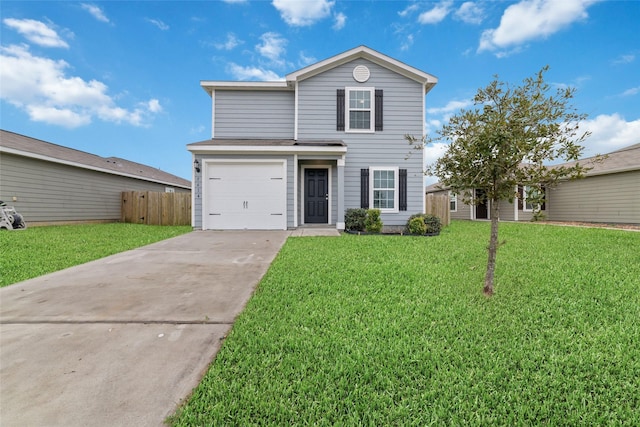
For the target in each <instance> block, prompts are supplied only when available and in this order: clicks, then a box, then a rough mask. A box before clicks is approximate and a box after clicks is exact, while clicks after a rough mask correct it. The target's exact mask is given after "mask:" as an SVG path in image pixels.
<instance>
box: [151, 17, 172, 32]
mask: <svg viewBox="0 0 640 427" xmlns="http://www.w3.org/2000/svg"><path fill="white" fill-rule="evenodd" d="M145 21H147V22H149V23H150V24H153V25H155V26H156V27H158V28H159V29H161V30H162V31H167V30H168V29H169V26H168V25H167V24H165V23H164V22H162V21H161V20H159V19H151V18H145Z"/></svg>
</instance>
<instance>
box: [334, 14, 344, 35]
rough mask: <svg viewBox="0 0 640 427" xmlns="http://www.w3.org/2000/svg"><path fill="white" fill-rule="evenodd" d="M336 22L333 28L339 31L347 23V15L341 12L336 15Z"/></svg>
mask: <svg viewBox="0 0 640 427" xmlns="http://www.w3.org/2000/svg"><path fill="white" fill-rule="evenodd" d="M334 19H335V23H334V24H333V29H334V30H336V31H338V30H341V29H343V28H344V26H345V25H347V15H345V14H344V13H342V12H340V13H337V14H336V15H335V16H334Z"/></svg>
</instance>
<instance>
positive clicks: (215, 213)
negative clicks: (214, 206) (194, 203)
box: [209, 213, 222, 215]
mask: <svg viewBox="0 0 640 427" xmlns="http://www.w3.org/2000/svg"><path fill="white" fill-rule="evenodd" d="M209 215H222V214H219V213H210V214H209Z"/></svg>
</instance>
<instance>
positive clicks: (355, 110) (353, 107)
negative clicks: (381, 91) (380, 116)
mask: <svg viewBox="0 0 640 427" xmlns="http://www.w3.org/2000/svg"><path fill="white" fill-rule="evenodd" d="M346 92H347V120H346V122H347V129H346V130H347V131H365V132H373V117H374V110H373V89H371V88H362V89H355V88H347V89H346Z"/></svg>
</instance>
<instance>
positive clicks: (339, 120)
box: [336, 89, 344, 130]
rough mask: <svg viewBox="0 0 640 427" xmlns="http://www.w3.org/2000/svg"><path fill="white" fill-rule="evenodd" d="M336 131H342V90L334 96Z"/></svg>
mask: <svg viewBox="0 0 640 427" xmlns="http://www.w3.org/2000/svg"><path fill="white" fill-rule="evenodd" d="M336 130H344V89H338V91H337V94H336Z"/></svg>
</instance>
